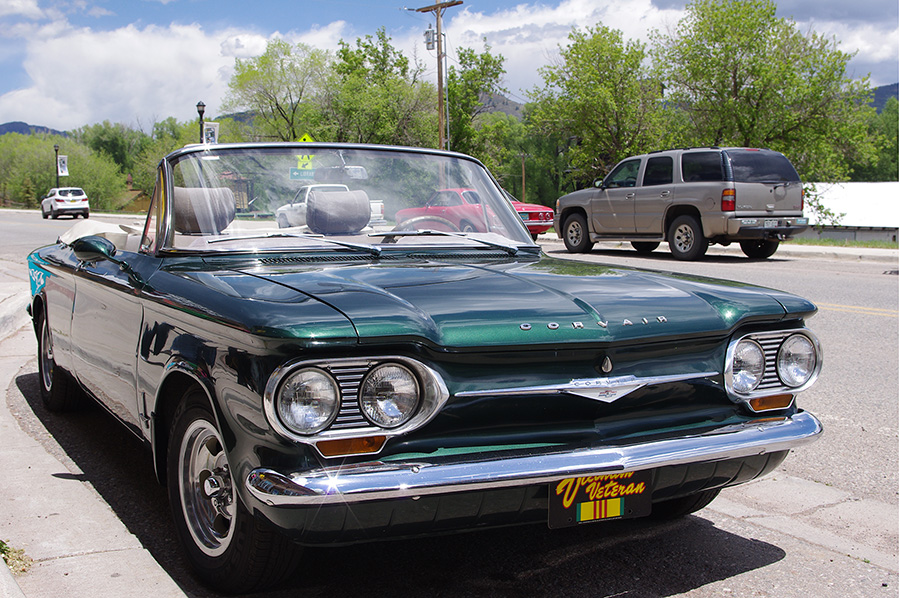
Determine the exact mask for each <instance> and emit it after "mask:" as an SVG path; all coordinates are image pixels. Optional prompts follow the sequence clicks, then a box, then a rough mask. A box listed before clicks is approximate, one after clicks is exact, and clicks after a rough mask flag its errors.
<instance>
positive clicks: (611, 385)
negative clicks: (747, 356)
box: [456, 372, 718, 403]
mask: <svg viewBox="0 0 900 598" xmlns="http://www.w3.org/2000/svg"><path fill="white" fill-rule="evenodd" d="M716 375H718V374H717V373H716V372H698V373H695V374H674V375H671V376H652V377H647V378H638V377H636V376H614V377H611V378H578V379H573V380H571V381H570V382H568V383H565V384H551V385H547V386H523V387H521V388H498V389H491V390H473V391H467V392H460V393H456V396H457V397H491V396H493V397H499V396H511V395H572V396H576V397H584V398H586V399H590V400H592V401H601V402H603V403H612V402H613V401H616V400H618V399H621V398H622V397H624V396H625V395H628V394H630V393H632V392H634V391H636V390H638V389H639V388H643V387H645V386H650V385H652V384H669V383H672V382H684V381H685V380H700V379H703V378H712V377H714V376H716Z"/></svg>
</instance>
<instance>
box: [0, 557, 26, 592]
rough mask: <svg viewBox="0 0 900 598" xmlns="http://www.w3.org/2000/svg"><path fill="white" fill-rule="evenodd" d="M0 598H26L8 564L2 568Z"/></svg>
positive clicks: (0, 570)
mask: <svg viewBox="0 0 900 598" xmlns="http://www.w3.org/2000/svg"><path fill="white" fill-rule="evenodd" d="M0 598H25V594H23V593H22V588H20V587H19V584H18V583H16V580H15V578H14V577H13V574H12V571H10V570H9V567H7V566H6V562H4V563H3V565H2V566H0Z"/></svg>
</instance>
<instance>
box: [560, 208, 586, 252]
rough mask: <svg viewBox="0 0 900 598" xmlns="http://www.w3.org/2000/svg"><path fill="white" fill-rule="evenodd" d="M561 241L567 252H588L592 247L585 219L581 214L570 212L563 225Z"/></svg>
mask: <svg viewBox="0 0 900 598" xmlns="http://www.w3.org/2000/svg"><path fill="white" fill-rule="evenodd" d="M563 242H564V243H565V244H566V249H567V250H568V251H569V253H588V252H589V251H590V250H591V249H593V247H594V244H593V243H591V238H590V235H589V234H588V227H587V220H585V218H584V216H582V215H581V214H577V213H576V214H572V215H571V216H569V217H568V218H566V223H565V224H564V225H563Z"/></svg>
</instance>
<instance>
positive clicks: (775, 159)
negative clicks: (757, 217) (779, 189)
mask: <svg viewBox="0 0 900 598" xmlns="http://www.w3.org/2000/svg"><path fill="white" fill-rule="evenodd" d="M726 153H727V155H728V158H729V159H730V160H731V170H732V172H733V173H734V180H735V182H737V183H785V182H795V181H799V180H800V176H799V175H798V174H797V171H796V170H794V167H793V165H792V164H791V162H790V160H788V159H787V158H785V157H784V155H782V154H780V153H778V152H773V151H766V150H748V149H739V150H728V151H727V152H726Z"/></svg>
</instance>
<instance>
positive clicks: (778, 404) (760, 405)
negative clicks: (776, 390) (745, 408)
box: [750, 395, 794, 411]
mask: <svg viewBox="0 0 900 598" xmlns="http://www.w3.org/2000/svg"><path fill="white" fill-rule="evenodd" d="M793 400H794V395H773V396H770V397H757V398H755V399H750V407H751V408H753V410H754V411H771V410H772V409H787V408H788V407H790V406H791V402H792V401H793Z"/></svg>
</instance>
